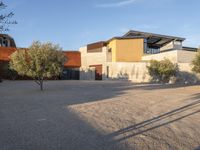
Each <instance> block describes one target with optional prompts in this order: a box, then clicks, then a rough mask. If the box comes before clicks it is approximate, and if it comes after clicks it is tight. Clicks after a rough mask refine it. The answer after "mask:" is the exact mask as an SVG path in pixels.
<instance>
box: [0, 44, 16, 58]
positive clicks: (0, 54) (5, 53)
mask: <svg viewBox="0 0 200 150" xmlns="http://www.w3.org/2000/svg"><path fill="white" fill-rule="evenodd" d="M16 50H17V49H16V48H13V47H0V60H2V61H9V60H10V55H11V54H12V53H14V52H15V51H16Z"/></svg>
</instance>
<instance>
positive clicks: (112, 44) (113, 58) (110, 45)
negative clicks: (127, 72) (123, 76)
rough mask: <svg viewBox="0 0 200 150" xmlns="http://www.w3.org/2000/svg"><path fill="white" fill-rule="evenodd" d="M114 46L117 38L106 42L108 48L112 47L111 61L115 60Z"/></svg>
mask: <svg viewBox="0 0 200 150" xmlns="http://www.w3.org/2000/svg"><path fill="white" fill-rule="evenodd" d="M116 46H117V40H111V41H110V42H109V44H108V48H111V49H112V62H116Z"/></svg>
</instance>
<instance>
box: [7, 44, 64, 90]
mask: <svg viewBox="0 0 200 150" xmlns="http://www.w3.org/2000/svg"><path fill="white" fill-rule="evenodd" d="M64 62H65V56H64V55H63V53H62V51H61V48H60V47H59V46H58V45H54V44H52V43H44V44H42V43H41V42H39V41H37V42H33V44H32V45H31V46H30V47H29V49H27V50H26V49H19V50H17V51H16V52H15V53H13V54H12V55H11V61H10V67H11V69H13V70H15V71H17V72H18V74H19V75H26V76H28V77H32V78H34V79H35V80H36V83H38V84H39V85H40V86H41V90H42V89H43V87H42V86H43V80H44V78H51V77H54V76H58V75H60V73H61V72H62V69H63V64H64Z"/></svg>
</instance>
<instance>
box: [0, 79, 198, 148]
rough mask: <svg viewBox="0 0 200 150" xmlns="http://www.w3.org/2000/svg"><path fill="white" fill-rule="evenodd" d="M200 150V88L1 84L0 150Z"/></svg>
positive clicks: (103, 83) (83, 83) (79, 83)
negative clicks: (42, 86)
mask: <svg viewBox="0 0 200 150" xmlns="http://www.w3.org/2000/svg"><path fill="white" fill-rule="evenodd" d="M118 149H119V150H121V149H125V150H129V149H130V150H132V149H136V150H143V149H148V150H149V149H150V150H154V149H155V150H165V149H166V150H169V149H175V150H176V149H177V150H199V149H200V86H185V87H184V86H172V85H162V86H161V85H148V84H144V85H140V84H133V83H129V82H128V81H123V82H122V81H99V82H96V81H48V82H45V91H44V92H41V91H39V87H38V86H37V85H36V84H35V83H34V82H32V81H4V82H3V83H0V150H118Z"/></svg>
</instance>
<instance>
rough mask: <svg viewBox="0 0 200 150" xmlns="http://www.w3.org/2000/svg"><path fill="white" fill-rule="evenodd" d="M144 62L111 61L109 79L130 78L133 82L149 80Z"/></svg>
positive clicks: (108, 64)
mask: <svg viewBox="0 0 200 150" xmlns="http://www.w3.org/2000/svg"><path fill="white" fill-rule="evenodd" d="M147 64H148V63H145V62H111V63H107V66H108V67H109V79H123V80H131V81H133V82H149V80H150V76H149V75H148V70H147V68H146V66H147Z"/></svg>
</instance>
